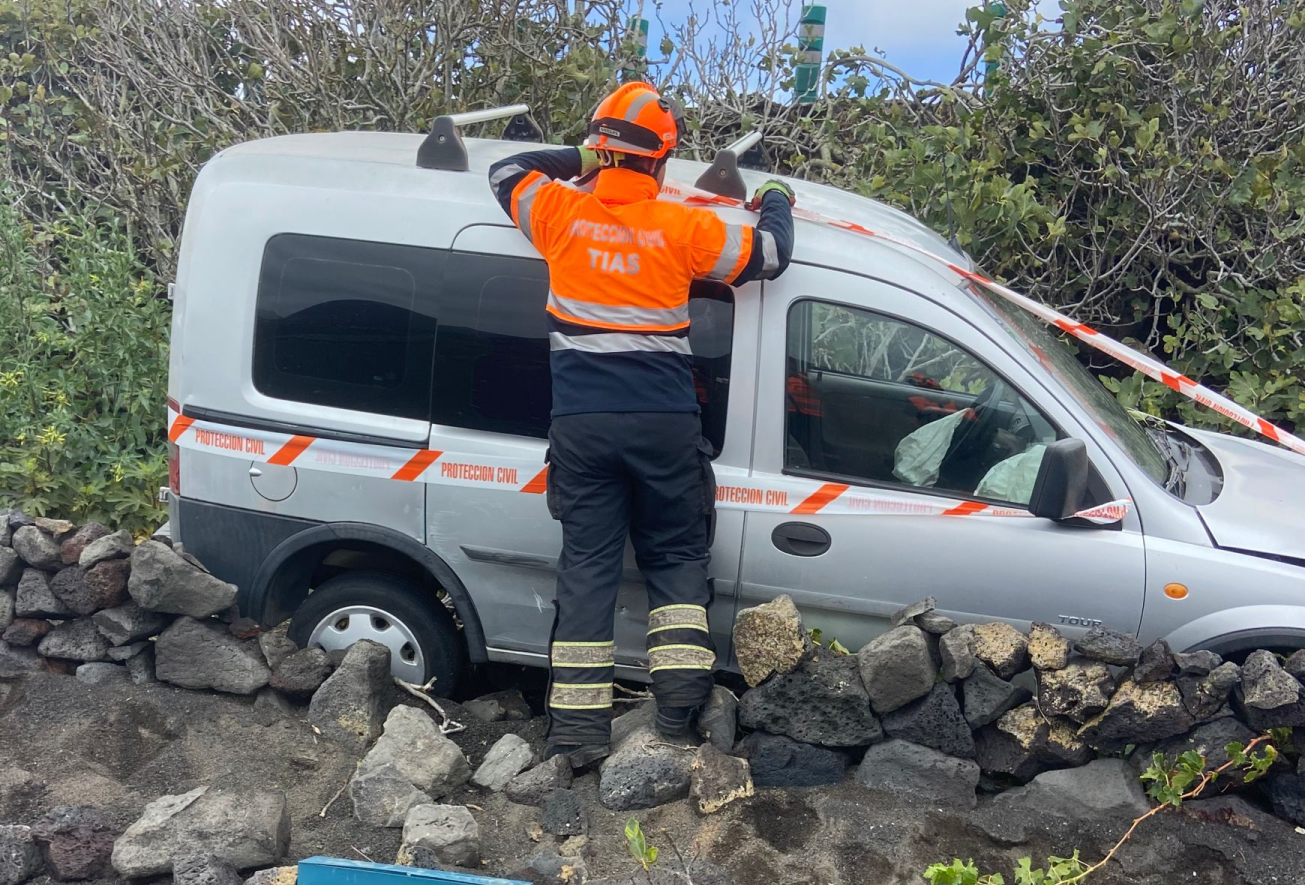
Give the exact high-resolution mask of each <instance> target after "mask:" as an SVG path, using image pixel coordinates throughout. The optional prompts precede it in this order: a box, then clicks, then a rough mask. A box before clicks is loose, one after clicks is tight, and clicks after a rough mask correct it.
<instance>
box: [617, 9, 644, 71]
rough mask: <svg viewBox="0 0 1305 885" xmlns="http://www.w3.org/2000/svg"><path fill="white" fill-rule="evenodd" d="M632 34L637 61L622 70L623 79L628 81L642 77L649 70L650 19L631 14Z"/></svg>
mask: <svg viewBox="0 0 1305 885" xmlns="http://www.w3.org/2000/svg"><path fill="white" fill-rule="evenodd" d="M630 36H631V37H632V38H633V40H634V54H635V62H634V64H633V66H631V67H628V68H625V69H624V70H622V71H621V77H622V79H624V80H626V81H627V82H628V81H630V80H639V79H642V78H643V75H644V72H645V71H647V70H648V19H646V18H640V17H639V16H637V15H632V16H630Z"/></svg>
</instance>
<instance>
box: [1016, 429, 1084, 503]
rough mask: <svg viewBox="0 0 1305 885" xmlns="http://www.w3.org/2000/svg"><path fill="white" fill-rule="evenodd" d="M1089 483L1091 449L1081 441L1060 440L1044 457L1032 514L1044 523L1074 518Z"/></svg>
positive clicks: (1030, 500) (1039, 468)
mask: <svg viewBox="0 0 1305 885" xmlns="http://www.w3.org/2000/svg"><path fill="white" fill-rule="evenodd" d="M1087 479H1088V456H1087V446H1085V445H1084V444H1083V441H1082V440H1081V439H1059V440H1056V441H1055V442H1054V443H1051V444H1050V445H1049V446H1047V450H1046V451H1045V452H1044V453H1043V455H1042V464H1041V465H1040V466H1039V467H1038V478H1037V479H1036V480H1034V482H1033V494H1032V495H1031V496H1030V498H1029V510H1030V511H1031V512H1032V513H1033V515H1034V516H1041V517H1043V518H1044V519H1064V518H1066V517H1067V516H1072V515H1073V514H1075V513H1077V512H1078V510H1079V508H1080V506H1081V502H1082V501H1083V494H1084V492H1086V491H1087Z"/></svg>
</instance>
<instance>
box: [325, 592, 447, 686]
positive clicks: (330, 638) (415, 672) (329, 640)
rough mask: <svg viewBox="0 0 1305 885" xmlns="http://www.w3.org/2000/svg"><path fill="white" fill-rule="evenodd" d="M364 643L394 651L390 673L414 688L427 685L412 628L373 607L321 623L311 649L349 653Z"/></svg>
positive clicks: (351, 608)
mask: <svg viewBox="0 0 1305 885" xmlns="http://www.w3.org/2000/svg"><path fill="white" fill-rule="evenodd" d="M360 639H370V640H372V641H373V642H379V643H380V644H381V645H383V646H385V647H386V648H388V649H389V650H390V672H391V673H392V674H393V675H395V676H397V677H399V678H400V679H402V680H403V681H404V682H411V683H413V684H414V685H421V684H422V683H423V682H424V681H425V678H424V677H425V674H426V659H425V658H424V657H423V656H422V653H421V646H420V645H418V644H417V638H416V637H415V636H414V635H413V633H412V630H411V629H409V627H408V625H407V624H405V623H403V621H400V620H399V619H398V618H396V617H395V616H394V615H392V614H390V613H389V612H387V611H382V610H381V609H379V608H372V607H371V606H369V605H351V606H347V607H345V608H338V609H336V610H335V611H333V612H331V613H330V614H328V615H326V617H324V618H322V619H321V620H320V621H318V622H317V626H316V627H314V628H313V632H312V633H311V634H310V635H309V637H308V644H309V645H310V646H313V645H315V646H318V647H320V648H322V649H325V650H326V651H328V652H329V651H335V650H336V649H345V648H348V647H349V646H351V645H353V644H354V643H355V642H357V641H358V640H360Z"/></svg>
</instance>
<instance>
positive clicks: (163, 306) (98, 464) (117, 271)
mask: <svg viewBox="0 0 1305 885" xmlns="http://www.w3.org/2000/svg"><path fill="white" fill-rule="evenodd" d="M159 295H160V292H159V287H158V285H157V283H156V282H155V280H154V278H153V276H152V275H151V274H150V272H149V271H148V270H147V269H146V267H145V266H144V264H143V263H142V262H141V261H140V260H139V258H138V257H137V255H136V253H135V251H134V250H133V248H132V245H131V238H130V236H129V235H128V231H127V230H126V227H125V226H124V225H123V224H122V223H121V222H120V221H118V220H117V219H115V218H112V217H96V216H95V215H93V214H92V213H91V212H89V211H84V212H82V213H80V214H70V215H65V216H64V217H63V218H62V219H61V220H59V221H56V222H54V223H51V224H48V225H43V226H37V225H34V224H32V223H30V222H26V221H24V220H23V218H22V217H21V215H20V214H19V212H18V209H17V207H16V206H15V205H14V202H13V200H12V198H11V197H10V196H9V195H5V194H3V193H2V192H0V341H4V342H6V343H5V346H4V349H3V351H0V501H3V502H5V503H7V504H14V505H19V504H21V506H23V507H24V508H26V509H27V510H28V511H29V512H31V513H33V514H34V515H40V514H52V515H58V516H61V517H66V518H69V519H75V520H91V519H94V520H98V521H100V522H103V523H105V524H107V525H110V526H115V527H117V526H121V527H125V528H130V529H133V530H138V531H139V530H144V529H148V528H152V527H153V526H155V525H157V524H158V522H159V521H160V520H161V511H160V510H159V508H158V506H157V504H156V503H155V494H156V490H157V488H158V487H159V486H160V485H162V484H163V482H164V481H165V480H166V477H167V452H166V446H165V445H164V444H163V443H164V440H163V438H162V432H163V425H164V423H165V421H164V418H165V414H166V413H165V398H166V394H165V390H166V384H167V333H168V315H169V311H168V309H167V302H166V301H163V300H160V298H159V297H158V296H159Z"/></svg>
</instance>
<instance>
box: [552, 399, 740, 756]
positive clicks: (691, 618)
mask: <svg viewBox="0 0 1305 885" xmlns="http://www.w3.org/2000/svg"><path fill="white" fill-rule="evenodd" d="M548 443H549V469H548V506H549V512H550V513H551V514H552V515H553V518H554V519H559V520H561V522H562V555H561V558H560V559H559V561H558V572H557V613H556V616H555V620H554V624H553V636H552V642H551V644H550V649H549V651H550V662H551V664H552V674H551V680H550V684H549V695H548V714H549V732H548V739H549V742H550V743H553V744H605V743H607V742H608V741H609V740H610V737H611V727H612V682H613V676H614V666H615V657H614V655H615V643H614V641H613V639H614V634H615V618H616V597H617V590H618V589H619V587H620V584H621V573H622V567H623V564H624V559H625V539H626V538H627V537H629V538H630V541H631V542H632V544H633V546H634V553H635V562H636V563H637V564H638V566H639V570H640V572H642V573H643V576H644V580H645V581H646V582H647V587H648V609H649V615H648V665H649V667H648V669H649V671H650V673H651V675H652V680H653V695H654V696H655V697H656V698H657V703H658V705H659V706H662V707H695V706H698V705H700V704H703V703H705V702H706V700H707V698H708V696H709V695H710V694H711V687H712V670H713V669H714V668H715V661H716V652H715V648H714V646H713V644H712V641H711V635H710V633H709V632H708V629H707V606H708V604H709V603H710V602H711V598H710V597H711V591H710V589H709V587H708V583H707V562H708V556H709V554H708V545H709V543H710V540H709V533H710V522H711V519H712V514H713V510H714V506H715V483H714V481H713V479H712V474H711V461H710V448H709V447H708V445H707V443H706V441H705V440H703V439H702V426H701V423H700V422H699V420H698V416H697V415H696V414H693V413H689V412H670V413H666V412H595V413H591V414H583V415H564V416H560V417H557V418H554V419H553V422H552V426H551V428H550V429H549V433H548Z"/></svg>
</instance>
